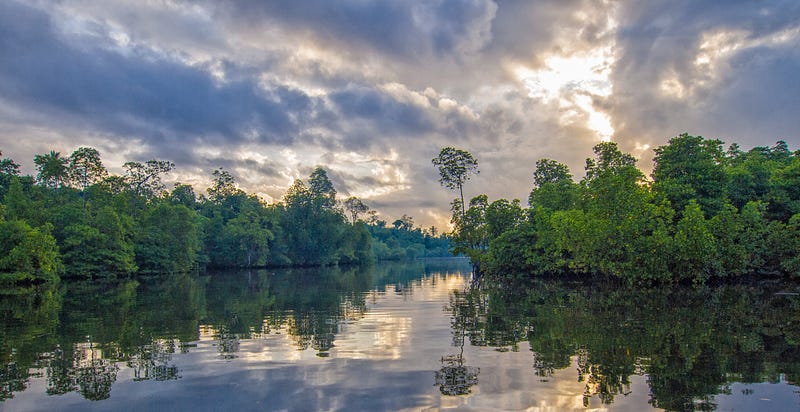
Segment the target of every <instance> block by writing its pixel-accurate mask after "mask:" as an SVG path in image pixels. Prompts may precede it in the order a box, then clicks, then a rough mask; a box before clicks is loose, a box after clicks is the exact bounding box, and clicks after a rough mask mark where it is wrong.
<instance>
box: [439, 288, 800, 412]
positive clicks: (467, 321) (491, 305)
mask: <svg viewBox="0 0 800 412" xmlns="http://www.w3.org/2000/svg"><path fill="white" fill-rule="evenodd" d="M787 287H788V288H791V289H792V290H796V289H797V287H798V286H797V285H785V284H773V285H761V286H759V287H751V286H746V285H727V286H721V287H713V288H712V287H709V288H706V289H702V290H697V289H688V288H674V289H670V290H640V289H626V288H624V287H619V286H616V285H603V284H586V283H576V282H557V281H535V282H530V283H528V284H524V285H522V284H504V285H491V286H484V287H481V288H468V289H465V290H464V291H459V292H455V293H454V294H453V296H452V297H451V303H450V307H449V310H450V312H451V313H452V317H453V322H454V325H453V330H454V331H458V330H462V329H463V330H466V334H467V336H468V339H469V341H470V344H471V345H473V346H477V347H494V348H497V349H499V350H516V348H517V347H518V345H519V344H520V343H522V342H526V343H527V344H528V345H529V347H530V349H531V351H532V352H533V353H532V355H533V373H534V374H535V375H536V376H537V377H539V378H541V381H543V382H546V381H547V380H549V379H550V378H551V377H552V376H553V374H554V373H555V372H556V371H558V370H562V369H565V368H568V367H570V366H571V364H572V362H573V359H576V360H577V380H578V381H580V382H583V383H584V388H585V389H584V393H583V404H584V406H589V404H590V401H591V400H592V399H599V401H600V402H601V403H602V404H606V405H608V404H612V403H614V401H615V400H616V399H617V398H618V397H619V396H620V395H623V396H627V395H629V394H630V393H631V379H632V377H634V376H645V377H646V380H647V384H648V385H649V387H650V394H649V403H650V405H651V406H653V407H657V408H663V409H667V410H714V409H715V408H716V406H717V405H716V404H715V395H720V394H722V395H725V394H730V393H731V392H730V389H729V388H730V385H731V384H732V383H734V382H741V383H757V382H787V383H789V384H791V385H798V384H800V346H799V344H800V333H799V332H800V327H799V326H800V297H798V296H797V295H796V294H795V293H784V292H783V291H784V290H785V289H786V288H787ZM456 334H457V333H456ZM742 394H743V395H748V394H747V393H746V392H744V393H742ZM793 407H794V406H792V408H793Z"/></svg>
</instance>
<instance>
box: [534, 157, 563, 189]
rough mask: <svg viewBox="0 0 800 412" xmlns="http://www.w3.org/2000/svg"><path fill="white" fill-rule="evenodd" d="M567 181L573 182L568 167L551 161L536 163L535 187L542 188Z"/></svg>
mask: <svg viewBox="0 0 800 412" xmlns="http://www.w3.org/2000/svg"><path fill="white" fill-rule="evenodd" d="M565 181H569V182H571V181H572V174H570V172H569V168H568V167H567V165H565V164H563V163H559V162H556V161H555V160H550V159H539V160H537V161H536V169H535V170H534V171H533V184H534V186H535V187H542V185H544V184H546V183H560V182H565Z"/></svg>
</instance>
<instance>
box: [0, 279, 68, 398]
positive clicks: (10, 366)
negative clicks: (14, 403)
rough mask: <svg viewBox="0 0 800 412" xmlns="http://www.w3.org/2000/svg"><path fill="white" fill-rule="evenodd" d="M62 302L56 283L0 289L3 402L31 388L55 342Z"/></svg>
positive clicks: (1, 386) (0, 364)
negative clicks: (41, 356) (42, 356)
mask: <svg viewBox="0 0 800 412" xmlns="http://www.w3.org/2000/svg"><path fill="white" fill-rule="evenodd" d="M61 304H62V297H61V292H60V291H59V290H58V288H57V287H56V286H54V285H52V284H44V285H39V286H35V287H27V288H9V287H5V288H0V320H2V321H0V401H2V400H3V399H8V398H12V397H13V396H14V392H19V391H23V390H25V388H26V387H27V385H28V380H29V378H30V377H31V372H30V369H31V368H35V367H37V366H38V365H39V363H40V359H39V356H38V355H39V353H41V352H45V351H47V350H49V348H50V347H52V346H51V345H53V335H54V334H55V331H56V328H57V326H58V312H59V310H60V309H61Z"/></svg>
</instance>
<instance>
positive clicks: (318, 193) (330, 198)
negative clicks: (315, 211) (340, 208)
mask: <svg viewBox="0 0 800 412" xmlns="http://www.w3.org/2000/svg"><path fill="white" fill-rule="evenodd" d="M308 190H309V192H310V193H311V196H312V197H313V198H314V201H315V202H319V203H320V205H321V206H322V207H325V208H329V209H332V208H333V207H335V206H336V189H334V188H333V183H332V182H331V180H330V179H328V172H326V171H325V169H323V168H322V167H320V166H317V167H316V168H315V169H314V171H313V172H311V175H310V176H309V177H308Z"/></svg>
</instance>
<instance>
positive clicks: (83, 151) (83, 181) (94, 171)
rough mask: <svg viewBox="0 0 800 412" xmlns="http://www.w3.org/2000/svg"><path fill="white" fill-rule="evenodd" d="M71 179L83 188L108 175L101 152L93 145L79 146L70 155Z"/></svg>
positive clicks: (69, 172)
mask: <svg viewBox="0 0 800 412" xmlns="http://www.w3.org/2000/svg"><path fill="white" fill-rule="evenodd" d="M68 174H69V180H70V182H72V184H74V185H76V186H78V187H79V188H80V189H81V190H86V188H87V187H89V186H90V185H92V184H94V183H97V182H99V181H100V180H102V179H103V178H104V177H105V176H107V175H108V171H107V170H106V168H105V166H103V162H102V161H101V160H100V152H98V151H97V149H94V148H92V147H79V148H78V149H77V150H75V151H74V152H72V154H71V155H70V156H69V171H68Z"/></svg>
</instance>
